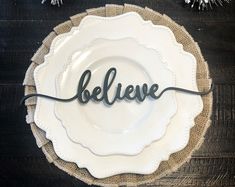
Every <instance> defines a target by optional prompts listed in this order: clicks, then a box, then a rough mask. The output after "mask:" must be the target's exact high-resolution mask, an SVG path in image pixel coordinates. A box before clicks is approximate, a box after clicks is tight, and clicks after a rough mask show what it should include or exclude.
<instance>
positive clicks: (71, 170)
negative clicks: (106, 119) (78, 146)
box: [23, 4, 212, 186]
mask: <svg viewBox="0 0 235 187" xmlns="http://www.w3.org/2000/svg"><path fill="white" fill-rule="evenodd" d="M130 11H135V12H137V13H138V14H140V15H141V16H142V17H143V19H145V20H151V21H152V22H153V23H154V24H159V25H165V26H167V27H169V28H170V29H171V30H172V31H173V32H174V35H175V37H176V40H177V42H179V43H181V44H182V45H183V48H184V50H185V51H188V52H190V53H192V54H193V55H194V56H195V58H196V60H197V64H198V65H197V84H198V88H199V90H203V89H208V88H209V87H210V85H211V79H210V75H209V70H208V66H207V63H206V62H205V60H204V58H203V56H202V54H201V51H200V48H199V46H198V44H197V43H195V42H194V40H193V38H192V37H191V35H190V34H189V33H188V32H187V31H186V30H185V28H184V27H182V26H180V25H178V24H177V23H175V22H174V21H173V20H172V19H171V18H169V17H168V16H166V15H162V14H160V13H158V12H156V11H154V10H152V9H149V8H147V7H146V8H142V7H139V6H136V5H130V4H125V5H124V6H123V5H115V4H108V5H106V6H105V7H99V8H92V9H88V10H87V11H86V12H84V13H80V14H77V15H74V16H72V17H70V20H68V21H66V22H64V23H61V24H59V25H58V26H56V27H55V28H54V31H52V32H51V33H50V34H49V35H48V36H47V37H46V38H45V39H44V40H43V42H42V45H41V47H40V48H39V49H38V51H37V52H36V53H35V54H34V56H33V57H32V59H31V60H32V64H31V65H30V66H29V68H28V70H27V72H26V74H25V79H24V82H23V85H24V86H25V94H30V93H36V88H35V83H34V79H33V71H34V69H35V67H36V66H38V65H39V64H41V63H43V62H44V56H45V55H46V54H47V53H48V52H49V48H50V45H51V42H52V40H53V39H54V38H55V37H56V36H57V35H58V34H61V33H65V32H68V31H69V30H70V29H71V28H72V27H73V26H78V25H79V23H80V21H81V20H82V18H83V17H85V16H86V15H99V16H116V15H120V14H122V13H125V12H130ZM36 102H37V101H36V99H30V100H28V101H27V102H25V105H26V106H27V111H28V114H27V116H26V122H27V123H28V124H30V126H31V130H32V132H33V135H34V137H35V139H36V143H37V146H38V147H39V148H41V149H42V151H43V153H44V154H45V156H46V158H47V160H48V161H49V162H50V163H54V164H55V165H56V166H57V167H58V168H60V169H61V170H63V171H65V172H67V173H68V174H69V175H72V176H74V177H76V178H78V179H79V180H82V181H84V182H86V183H87V184H94V185H100V186H119V185H127V186H138V185H140V184H147V183H151V184H155V185H157V184H158V180H157V179H159V178H161V177H163V176H165V175H166V174H169V173H171V172H173V171H175V170H177V169H178V168H179V167H180V166H181V165H182V164H184V163H185V162H187V161H189V159H190V158H191V155H192V153H193V151H195V150H197V149H198V148H199V147H200V146H201V144H202V143H203V141H204V135H205V133H206V130H207V128H208V127H209V126H210V124H211V120H210V116H211V112H212V93H211V94H209V95H207V96H203V106H204V107H203V111H202V112H201V113H200V114H199V115H198V116H197V117H196V118H195V126H194V127H193V128H192V129H191V131H190V139H189V143H188V144H187V146H186V147H185V148H184V149H183V150H181V151H178V152H176V153H173V154H171V155H170V158H169V159H168V160H167V161H162V162H161V164H160V165H159V167H158V169H157V170H156V171H155V172H154V173H152V174H150V175H139V174H120V175H116V176H112V177H107V178H104V179H96V178H94V177H93V176H91V175H90V174H89V172H88V171H87V170H86V169H83V168H78V167H77V165H76V164H74V163H71V162H66V161H63V160H61V159H60V158H59V157H58V156H57V155H56V153H55V151H54V148H53V145H52V142H51V141H49V140H48V139H46V136H45V132H44V131H42V130H41V129H39V128H38V127H37V126H36V124H35V123H34V111H35V106H36Z"/></svg>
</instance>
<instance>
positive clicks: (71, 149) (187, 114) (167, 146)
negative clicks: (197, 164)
mask: <svg viewBox="0 0 235 187" xmlns="http://www.w3.org/2000/svg"><path fill="white" fill-rule="evenodd" d="M126 37H131V38H134V39H135V40H136V41H137V42H139V43H141V44H143V45H145V46H147V47H150V48H153V49H155V50H157V51H158V52H160V54H161V55H162V56H163V61H166V62H167V64H168V68H169V69H170V70H171V71H173V72H174V74H175V76H176V86H178V87H183V88H187V89H192V90H198V89H197V85H196V60H195V58H194V56H193V55H192V54H190V53H186V52H184V51H183V48H182V45H180V44H178V43H177V42H176V40H175V37H174V35H173V33H172V31H171V30H170V29H169V28H167V27H164V26H158V25H153V24H152V22H151V21H144V20H143V19H142V18H141V17H140V16H139V15H138V14H137V13H133V12H131V13H126V14H122V15H120V16H116V17H107V18H104V17H97V16H87V17H85V18H84V19H83V20H82V22H81V24H80V26H79V27H74V28H73V29H72V30H71V32H69V33H66V34H62V35H59V36H58V37H56V38H55V39H54V40H53V42H52V45H51V50H50V52H49V54H48V55H47V56H46V57H45V63H43V64H41V65H40V66H38V67H37V68H36V69H35V71H34V77H35V83H36V86H37V92H38V93H42V94H48V95H56V88H55V79H56V76H57V75H58V73H59V72H61V71H62V68H63V66H64V64H65V63H66V61H67V60H68V57H69V56H70V55H71V54H72V53H73V52H74V51H76V50H78V49H80V48H83V47H84V46H85V45H87V44H88V43H90V42H91V41H93V40H94V39H97V38H106V39H121V38H126ZM72 40H76V41H79V42H78V43H77V46H76V48H75V49H74V46H71V45H70V43H71V42H72ZM176 100H177V113H176V115H175V116H174V117H173V118H172V120H171V122H170V124H169V125H168V127H167V131H166V134H165V135H164V136H163V138H161V139H160V140H159V141H156V142H153V143H152V144H151V145H150V146H148V147H146V148H145V149H144V150H143V151H142V152H141V153H140V154H138V155H135V156H123V155H112V156H97V155H95V154H93V153H92V152H91V151H89V150H88V149H86V148H84V147H82V146H81V145H80V144H76V143H74V142H72V141H71V140H70V139H69V138H68V136H67V135H66V131H65V129H64V128H63V127H62V125H61V123H60V121H59V120H58V119H57V118H56V116H55V115H54V114H53V112H54V105H55V102H54V101H51V100H47V99H42V98H38V100H37V106H36V111H35V116H34V118H35V123H36V124H37V126H38V127H39V128H41V129H43V130H44V131H46V136H47V138H48V139H50V140H51V141H52V142H53V146H54V149H55V152H56V154H57V155H58V156H59V157H60V158H61V159H63V160H66V161H71V162H75V163H76V164H77V165H78V166H79V167H81V168H82V167H85V168H87V169H88V170H89V172H90V173H91V174H92V175H93V176H94V177H96V178H104V177H108V176H111V175H115V174H120V173H139V174H150V173H152V172H154V171H155V170H156V169H157V168H158V166H159V164H160V162H161V161H163V160H167V159H168V158H169V156H170V154H171V153H174V152H176V151H179V150H181V149H183V148H184V147H185V146H186V145H187V143H188V140H189V131H190V128H191V127H192V126H193V125H194V118H195V117H196V116H197V115H198V114H199V113H200V112H201V110H202V108H203V105H202V100H201V97H200V96H195V95H189V94H182V93H178V92H177V93H176ZM48 114H50V115H48Z"/></svg>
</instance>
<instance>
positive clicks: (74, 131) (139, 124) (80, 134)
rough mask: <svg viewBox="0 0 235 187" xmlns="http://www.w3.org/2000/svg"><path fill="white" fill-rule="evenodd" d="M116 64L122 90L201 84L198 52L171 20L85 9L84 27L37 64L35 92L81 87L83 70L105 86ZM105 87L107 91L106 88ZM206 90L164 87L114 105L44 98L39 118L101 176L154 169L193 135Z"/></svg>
mask: <svg viewBox="0 0 235 187" xmlns="http://www.w3.org/2000/svg"><path fill="white" fill-rule="evenodd" d="M110 68H115V69H116V71H117V72H116V77H115V79H114V80H113V83H112V85H111V86H110V89H109V92H108V97H109V98H112V97H114V95H115V93H116V91H117V85H118V84H119V83H121V84H122V90H121V91H120V94H121V95H123V93H124V92H125V88H126V87H128V85H143V84H144V83H146V84H147V85H152V84H154V83H157V84H158V85H159V89H158V90H157V93H160V92H161V91H162V90H163V89H164V88H167V87H170V86H176V87H183V88H187V89H190V90H195V91H197V90H198V89H197V84H196V60H195V58H194V56H193V55H192V54H190V53H187V52H185V51H184V50H183V48H182V45H180V44H179V43H177V42H176V40H175V37H174V34H173V33H172V31H171V30H170V29H169V28H168V27H165V26H159V25H153V24H152V22H150V21H144V20H143V19H142V18H141V17H140V16H139V15H138V14H137V13H134V12H130V13H126V14H122V15H120V16H116V17H106V18H104V17H98V16H86V17H85V18H84V19H83V20H82V22H81V23H80V25H79V27H74V28H72V30H71V31H70V32H69V33H65V34H61V35H59V36H57V37H56V38H55V39H54V40H53V42H52V45H51V48H50V52H49V53H48V55H46V56H45V62H44V63H43V64H41V65H40V66H38V67H37V68H36V69H35V71H34V79H35V84H36V88H37V92H38V93H41V94H46V95H50V96H56V97H59V98H70V97H72V96H74V95H76V93H77V89H78V82H79V79H80V77H81V75H82V74H83V72H84V71H86V70H90V72H91V77H90V80H89V84H87V88H86V89H87V90H89V92H90V93H92V91H93V89H94V88H95V87H96V86H100V87H101V88H102V85H103V82H104V76H105V74H106V73H107V71H108V70H109V69H110ZM100 95H102V90H101V93H100ZM202 108H203V105H202V99H201V97H200V96H195V95H189V94H185V93H179V92H175V91H169V92H165V93H164V94H163V95H162V96H161V98H160V99H158V100H153V99H149V98H148V99H145V100H144V101H143V102H136V101H130V100H120V101H117V102H115V103H114V104H113V105H107V103H105V102H102V101H101V102H95V101H92V100H91V101H89V102H88V103H86V104H81V103H80V102H78V101H77V100H74V101H71V102H68V103H63V102H57V101H54V100H48V99H45V98H38V100H37V105H36V111H35V115H34V121H35V123H36V124H37V126H38V127H39V128H41V129H43V130H44V131H45V132H46V137H47V138H48V139H50V140H51V141H52V143H53V146H54V149H55V152H56V154H57V155H58V156H59V157H60V158H61V159H63V160H65V161H70V162H74V163H76V164H77V165H78V167H80V168H87V169H88V170H89V172H90V173H91V174H92V175H93V176H94V177H96V178H104V177H108V176H112V175H116V174H121V173H138V174H150V173H152V172H154V171H155V170H156V169H157V168H158V166H159V164H160V162H161V161H163V160H167V159H168V158H169V156H170V154H172V153H174V152H176V151H179V150H181V149H183V148H184V147H185V146H186V145H187V143H188V140H189V131H190V128H191V127H193V125H194V118H195V117H196V116H197V115H198V114H199V113H200V112H201V111H202Z"/></svg>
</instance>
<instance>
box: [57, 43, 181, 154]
mask: <svg viewBox="0 0 235 187" xmlns="http://www.w3.org/2000/svg"><path fill="white" fill-rule="evenodd" d="M75 42H76V41H75ZM74 45H75V44H74ZM72 56H73V57H72V59H71V60H69V63H68V64H66V66H65V70H63V71H62V73H60V74H59V77H58V81H57V94H56V95H57V97H59V98H70V97H72V96H74V95H76V93H77V86H78V82H79V79H80V77H81V75H82V73H83V72H84V71H85V70H88V69H89V70H90V71H91V73H92V75H91V76H92V77H91V80H90V82H89V84H88V86H87V90H89V91H90V93H92V90H93V89H94V88H95V87H96V86H100V87H101V88H102V85H103V81H104V76H105V74H106V72H107V71H108V70H109V69H110V68H112V67H115V68H116V70H117V75H116V77H115V80H114V82H113V84H112V86H111V88H110V90H109V93H108V96H109V98H110V99H111V98H113V97H114V95H115V93H116V87H117V85H118V83H121V84H122V92H121V95H123V93H124V88H126V87H127V86H128V85H139V86H142V85H143V84H144V83H147V85H148V86H149V87H150V86H151V85H152V84H154V83H157V84H158V85H159V90H158V91H157V92H156V95H159V93H160V92H161V91H162V90H163V89H165V88H167V87H170V86H175V82H174V75H173V73H172V72H171V71H170V70H169V69H168V68H167V65H166V64H164V63H163V62H162V60H161V57H160V55H159V53H157V52H156V51H155V50H153V49H150V48H146V47H144V46H143V45H140V44H138V43H137V42H136V41H135V40H133V39H131V38H126V39H121V40H105V39H98V40H95V41H93V42H92V43H91V44H89V45H88V46H87V47H85V48H84V49H80V50H78V51H76V52H75V53H73V55H72ZM101 94H102V93H101ZM101 94H100V95H101ZM132 95H133V94H132ZM176 109H177V106H176V99H175V91H172V92H166V93H165V94H164V95H163V96H162V97H161V98H160V99H159V100H153V99H150V98H149V97H148V98H146V99H145V100H144V102H136V101H125V100H124V101H119V102H116V103H114V104H113V105H112V106H107V104H105V103H104V102H102V103H97V102H91V101H90V102H88V103H87V104H85V105H81V103H79V102H78V101H77V100H74V101H72V102H70V103H62V102H56V105H55V112H56V116H57V117H58V119H60V120H61V122H62V124H63V126H64V127H65V129H66V131H67V135H68V136H69V137H70V138H71V140H72V141H74V142H76V143H80V144H81V145H83V146H84V147H87V148H89V149H90V150H91V151H92V152H93V153H95V154H98V155H111V154H125V155H135V154H138V153H139V152H140V151H142V150H143V148H144V147H145V146H147V145H149V144H150V143H151V142H153V141H155V140H158V139H160V138H161V137H162V136H163V135H164V133H165V130H166V127H167V124H168V123H169V122H170V118H171V117H172V116H173V115H174V114H175V113H176ZM89 137H92V138H89ZM133 142H134V143H133Z"/></svg>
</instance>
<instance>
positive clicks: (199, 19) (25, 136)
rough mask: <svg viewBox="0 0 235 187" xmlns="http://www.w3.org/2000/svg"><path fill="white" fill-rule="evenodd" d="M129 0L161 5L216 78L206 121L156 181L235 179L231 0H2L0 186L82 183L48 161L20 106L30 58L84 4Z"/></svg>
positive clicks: (234, 7) (231, 182)
mask: <svg viewBox="0 0 235 187" xmlns="http://www.w3.org/2000/svg"><path fill="white" fill-rule="evenodd" d="M125 2H126V3H132V4H137V5H140V6H143V7H144V6H148V7H150V8H152V9H154V10H157V11H159V12H161V13H165V14H167V15H168V16H170V17H171V18H173V19H174V20H175V21H176V22H178V23H179V24H181V25H183V26H185V28H186V29H187V30H188V31H189V33H191V35H192V36H193V37H194V39H195V40H196V41H197V42H198V43H199V45H200V47H201V50H202V53H203V55H204V57H205V59H206V60H207V61H208V64H209V68H210V72H211V76H212V78H213V79H214V83H215V91H214V106H213V116H212V120H213V122H212V125H211V127H210V128H209V129H208V132H207V134H206V139H205V142H204V143H203V145H202V147H201V148H200V149H199V150H198V151H196V152H195V153H194V154H193V157H192V159H191V160H190V162H189V163H186V164H184V165H183V166H182V167H181V168H180V169H179V170H177V171H176V172H174V173H172V174H170V175H168V176H166V177H164V178H162V179H161V180H160V185H161V186H198V187H201V186H235V2H234V1H233V2H232V3H230V4H229V5H226V6H225V7H223V8H215V9H214V10H213V11H207V12H197V11H195V10H191V9H189V8H186V7H184V5H183V0H145V1H144V0H135V1H134V0H128V1H120V0H119V1H118V0H106V1H105V0H64V5H63V6H62V7H60V8H57V7H53V6H51V5H50V4H49V3H46V4H45V5H41V4H40V0H0V186H3V187H5V186H43V187H46V186H50V187H51V186H86V185H85V184H84V183H83V182H81V181H79V180H77V179H75V178H73V177H70V176H69V175H67V174H66V173H64V172H62V171H61V170H59V169H58V168H56V167H55V166H54V165H53V164H49V163H48V162H47V160H46V159H45V157H44V155H43V153H42V151H41V150H40V149H38V148H37V145H36V143H35V140H34V137H33V135H32V133H31V130H30V127H29V125H27V124H26V123H25V115H26V110H25V108H24V107H19V105H18V104H19V100H20V98H21V97H22V96H23V87H22V85H21V84H22V81H23V78H24V73H25V71H26V69H27V67H28V66H29V64H30V58H31V56H32V55H33V53H34V52H35V51H36V49H37V48H38V47H39V46H40V44H41V41H42V40H43V38H44V37H45V36H46V35H47V34H48V33H49V32H50V31H51V30H52V29H53V27H54V26H56V25H57V24H59V23H61V22H63V21H65V20H67V19H68V18H69V16H71V15H74V14H77V13H79V12H82V11H85V9H87V8H95V7H99V6H103V5H104V4H105V3H116V4H123V3H125Z"/></svg>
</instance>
